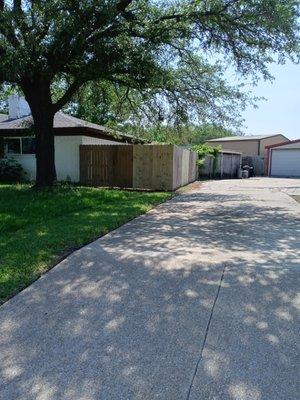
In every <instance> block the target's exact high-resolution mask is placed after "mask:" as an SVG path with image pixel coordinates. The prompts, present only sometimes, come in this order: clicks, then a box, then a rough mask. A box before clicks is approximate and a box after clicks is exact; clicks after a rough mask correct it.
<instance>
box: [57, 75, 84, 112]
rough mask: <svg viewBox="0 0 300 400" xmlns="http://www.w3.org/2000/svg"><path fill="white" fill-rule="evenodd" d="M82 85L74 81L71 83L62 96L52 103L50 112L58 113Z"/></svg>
mask: <svg viewBox="0 0 300 400" xmlns="http://www.w3.org/2000/svg"><path fill="white" fill-rule="evenodd" d="M82 83H83V82H81V81H76V80H75V81H74V82H73V83H71V85H70V86H69V87H68V89H67V90H66V91H65V93H64V95H63V96H62V97H61V98H60V99H59V100H58V101H57V102H56V103H54V104H53V105H52V111H53V112H54V113H56V112H57V111H59V110H60V109H61V108H62V107H63V106H64V105H65V104H66V103H67V102H68V101H69V100H70V99H71V97H72V96H73V94H75V93H76V92H77V90H78V89H79V88H80V86H81V85H82Z"/></svg>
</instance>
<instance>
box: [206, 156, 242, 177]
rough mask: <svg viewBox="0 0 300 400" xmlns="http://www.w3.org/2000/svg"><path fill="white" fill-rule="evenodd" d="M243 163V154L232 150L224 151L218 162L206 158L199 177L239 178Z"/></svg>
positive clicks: (208, 157)
mask: <svg viewBox="0 0 300 400" xmlns="http://www.w3.org/2000/svg"><path fill="white" fill-rule="evenodd" d="M241 163H242V154H241V153H238V152H234V151H230V150H223V151H221V152H220V154H219V155H218V158H217V160H215V162H214V159H213V158H212V157H211V156H206V157H205V160H204V165H203V167H202V168H200V171H199V176H200V177H203V178H221V179H222V178H223V179H224V178H225V179H226V178H237V177H238V171H239V169H240V167H241Z"/></svg>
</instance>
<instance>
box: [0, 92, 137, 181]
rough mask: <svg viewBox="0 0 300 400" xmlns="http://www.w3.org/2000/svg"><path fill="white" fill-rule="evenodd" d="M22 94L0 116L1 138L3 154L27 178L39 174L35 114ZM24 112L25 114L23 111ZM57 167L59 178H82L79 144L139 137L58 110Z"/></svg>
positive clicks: (134, 140)
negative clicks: (19, 165) (37, 171)
mask: <svg viewBox="0 0 300 400" xmlns="http://www.w3.org/2000/svg"><path fill="white" fill-rule="evenodd" d="M24 101H25V100H24V99H23V98H19V97H18V96H13V97H12V98H10V99H9V110H10V113H9V115H7V116H3V114H2V115H1V118H0V138H2V146H3V149H2V151H1V149H0V151H1V153H4V156H6V157H11V158H14V159H15V160H16V161H18V162H19V163H20V164H21V165H22V167H23V169H24V171H25V172H26V178H27V179H28V180H31V181H34V180H35V177H36V157H35V139H34V137H33V136H32V129H31V131H30V128H31V126H32V118H31V116H30V115H28V110H29V108H28V105H27V103H26V102H25V103H24ZM24 113H25V115H24ZM54 135H55V138H54V144H55V168H56V174H57V180H58V181H72V182H79V146H80V145H87V144H99V145H103V144H107V145H112V144H120V143H123V144H126V143H139V142H141V141H140V140H138V139H136V138H134V137H133V136H130V135H124V134H121V133H119V132H116V131H113V130H111V129H108V128H106V127H103V126H100V125H97V124H93V123H89V122H87V121H83V120H80V119H78V118H74V117H72V116H70V115H67V114H64V113H61V112H58V113H57V114H55V117H54Z"/></svg>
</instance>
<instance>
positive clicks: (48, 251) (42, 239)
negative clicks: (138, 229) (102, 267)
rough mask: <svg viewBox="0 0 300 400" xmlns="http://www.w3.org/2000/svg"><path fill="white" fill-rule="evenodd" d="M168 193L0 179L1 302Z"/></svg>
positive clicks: (151, 206) (155, 203) (168, 195)
mask: <svg viewBox="0 0 300 400" xmlns="http://www.w3.org/2000/svg"><path fill="white" fill-rule="evenodd" d="M171 196H172V195H171V194H170V193H162V192H134V191H123V190H110V189H98V188H87V187H80V186H58V187H56V188H54V189H44V190H35V189H33V188H32V187H31V186H30V185H20V184H18V185H6V184H0V304H2V303H3V302H4V301H6V300H7V299H9V298H10V297H11V296H12V295H14V294H16V293H17V292H19V291H20V290H22V289H24V288H25V287H26V286H28V285H30V283H32V282H33V281H34V280H36V279H37V278H38V277H39V276H40V275H41V274H43V273H44V272H45V271H47V269H49V268H50V266H53V265H55V263H56V261H58V260H59V257H61V256H62V255H63V254H65V253H67V252H70V251H71V250H75V249H76V248H78V247H80V246H83V245H84V244H87V243H89V242H91V241H92V240H94V239H96V238H97V237H100V236H102V235H104V234H106V233H108V232H109V231H111V230H113V229H116V228H117V227H119V226H120V225H122V224H124V223H125V222H127V221H129V220H131V219H133V218H135V217H137V216H138V215H141V214H144V213H146V212H147V211H149V210H150V209H151V208H153V207H154V206H155V205H157V204H159V203H162V202H164V201H166V200H168V199H169V198H171Z"/></svg>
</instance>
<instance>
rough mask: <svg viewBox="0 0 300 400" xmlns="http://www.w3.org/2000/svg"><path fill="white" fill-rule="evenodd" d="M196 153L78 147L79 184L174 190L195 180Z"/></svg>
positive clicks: (172, 149) (171, 148) (132, 147)
mask: <svg viewBox="0 0 300 400" xmlns="http://www.w3.org/2000/svg"><path fill="white" fill-rule="evenodd" d="M196 160H197V155H196V153H194V152H192V151H189V150H186V149H183V148H180V147H177V146H173V145H81V146H80V182H81V183H82V184H83V185H89V186H108V187H123V188H134V189H150V190H175V189H177V188H178V187H180V186H184V185H186V184H187V183H189V182H193V181H194V180H196V178H197V167H196Z"/></svg>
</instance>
